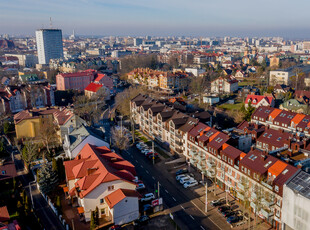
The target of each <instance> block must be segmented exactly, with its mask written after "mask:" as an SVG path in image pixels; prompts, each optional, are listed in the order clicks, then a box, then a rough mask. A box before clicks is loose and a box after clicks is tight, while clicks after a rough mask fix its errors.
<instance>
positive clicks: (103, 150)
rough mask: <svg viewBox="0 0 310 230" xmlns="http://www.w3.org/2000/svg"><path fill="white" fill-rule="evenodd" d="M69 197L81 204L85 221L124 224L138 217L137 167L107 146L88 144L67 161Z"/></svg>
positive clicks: (65, 164)
mask: <svg viewBox="0 0 310 230" xmlns="http://www.w3.org/2000/svg"><path fill="white" fill-rule="evenodd" d="M64 166H65V171H66V181H67V186H68V190H69V196H70V198H71V199H72V200H73V202H74V203H77V204H78V205H79V206H80V207H82V210H83V215H84V217H85V221H86V222H88V221H90V218H91V212H92V211H95V210H96V207H98V209H99V217H100V218H105V220H108V222H110V223H114V224H117V225H122V224H125V223H128V222H131V221H133V220H135V219H137V218H138V217H139V201H138V197H139V194H138V193H137V192H136V191H135V189H136V184H135V183H133V182H132V180H134V179H135V177H134V176H135V175H136V171H135V167H134V166H133V165H132V164H131V163H130V162H128V161H126V160H124V159H123V158H122V157H121V156H119V155H117V154H116V153H114V152H112V151H111V150H109V149H108V148H107V147H105V146H103V147H97V146H94V145H90V144H86V145H85V146H84V147H83V148H82V149H81V151H80V152H79V153H78V155H77V156H76V157H75V158H74V160H70V161H65V162H64Z"/></svg>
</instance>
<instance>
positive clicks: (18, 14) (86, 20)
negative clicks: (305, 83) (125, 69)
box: [0, 0, 310, 38]
mask: <svg viewBox="0 0 310 230" xmlns="http://www.w3.org/2000/svg"><path fill="white" fill-rule="evenodd" d="M301 6H303V7H301ZM309 7H310V2H307V1H305V0H299V1H298V4H295V5H292V4H291V1H288V0H284V1H279V0H275V1H272V2H269V1H267V0H263V1H260V2H259V3H252V4H249V3H248V2H247V1H245V0H239V1H238V2H231V1H228V0H222V2H221V3H219V2H206V1H201V0H193V1H190V2H189V1H185V0H179V1H175V0H169V1H163V0H158V1H154V2H145V1H143V0H133V1H131V2H128V1H125V0H119V1H117V2H115V1H112V0H106V1H99V0H93V1H89V0H77V1H72V0H67V1H66V2H65V3H64V2H63V1H59V0H55V1H53V2H47V1H38V0H26V1H22V0H15V1H13V2H3V3H2V5H1V9H0V20H1V21H2V22H4V23H3V25H2V26H1V28H0V34H5V33H7V34H13V35H34V33H35V30H36V29H39V28H49V27H50V22H49V18H50V17H52V21H53V27H54V28H60V29H62V30H63V33H64V34H71V33H72V30H73V29H75V31H76V34H79V35H106V36H107V35H114V36H123V35H130V36H144V35H151V36H182V35H184V36H189V35H192V36H281V37H285V38H309V37H310V32H308V31H310V30H309V26H308V25H307V20H308V16H307V15H308V14H307V9H308V8H309ZM296 12H298V14H297V13H296Z"/></svg>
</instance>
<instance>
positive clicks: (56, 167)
mask: <svg viewBox="0 0 310 230" xmlns="http://www.w3.org/2000/svg"><path fill="white" fill-rule="evenodd" d="M52 168H53V171H55V172H57V174H58V164H57V161H56V159H55V158H53V160H52Z"/></svg>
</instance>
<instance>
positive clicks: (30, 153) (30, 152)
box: [22, 139, 38, 169]
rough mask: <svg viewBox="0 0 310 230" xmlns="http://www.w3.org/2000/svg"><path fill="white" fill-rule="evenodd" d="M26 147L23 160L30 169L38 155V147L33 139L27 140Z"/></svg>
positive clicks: (23, 150)
mask: <svg viewBox="0 0 310 230" xmlns="http://www.w3.org/2000/svg"><path fill="white" fill-rule="evenodd" d="M23 144H24V147H23V149H22V158H23V160H24V163H25V166H26V168H27V169H29V165H30V163H31V162H32V161H33V160H34V159H35V156H36V155H37V154H38V146H37V145H36V144H35V143H34V142H33V140H31V139H26V140H25V141H24V142H23Z"/></svg>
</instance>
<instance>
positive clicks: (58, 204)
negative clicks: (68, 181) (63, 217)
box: [56, 196, 61, 213]
mask: <svg viewBox="0 0 310 230" xmlns="http://www.w3.org/2000/svg"><path fill="white" fill-rule="evenodd" d="M56 207H57V209H58V211H59V213H61V201H60V196H57V198H56Z"/></svg>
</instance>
